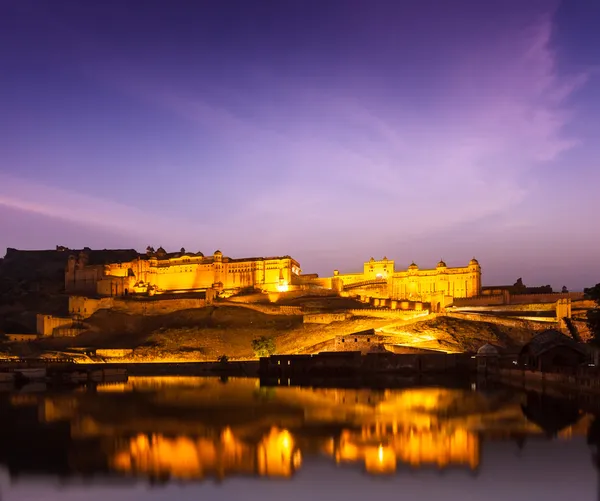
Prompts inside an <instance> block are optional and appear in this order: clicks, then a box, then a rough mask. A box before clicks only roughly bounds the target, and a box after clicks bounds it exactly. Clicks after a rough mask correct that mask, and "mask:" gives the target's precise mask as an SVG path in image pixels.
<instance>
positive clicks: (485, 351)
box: [477, 343, 499, 357]
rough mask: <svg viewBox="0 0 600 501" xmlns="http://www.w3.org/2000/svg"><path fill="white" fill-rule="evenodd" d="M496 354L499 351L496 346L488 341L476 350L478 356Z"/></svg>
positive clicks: (493, 355)
mask: <svg viewBox="0 0 600 501" xmlns="http://www.w3.org/2000/svg"><path fill="white" fill-rule="evenodd" d="M498 355H499V353H498V350H497V349H496V347H495V346H493V345H491V344H489V343H486V344H484V345H483V346H482V347H481V348H479V349H478V350H477V356H478V357H496V356H498Z"/></svg>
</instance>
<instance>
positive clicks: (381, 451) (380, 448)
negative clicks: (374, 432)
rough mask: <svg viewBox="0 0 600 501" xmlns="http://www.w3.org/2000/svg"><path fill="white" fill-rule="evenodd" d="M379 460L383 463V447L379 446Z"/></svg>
mask: <svg viewBox="0 0 600 501" xmlns="http://www.w3.org/2000/svg"><path fill="white" fill-rule="evenodd" d="M377 458H378V459H379V462H380V463H383V445H381V444H379V449H378V450H377Z"/></svg>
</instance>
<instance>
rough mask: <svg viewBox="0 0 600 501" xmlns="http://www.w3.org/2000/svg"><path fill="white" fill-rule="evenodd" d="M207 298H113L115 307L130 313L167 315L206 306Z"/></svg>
mask: <svg viewBox="0 0 600 501" xmlns="http://www.w3.org/2000/svg"><path fill="white" fill-rule="evenodd" d="M205 306H206V299H199V298H182V299H150V300H138V299H117V298H114V300H113V309H114V310H116V311H122V312H124V313H128V314H129V315H166V314H169V313H175V312H177V311H182V310H192V309H195V308H204V307H205Z"/></svg>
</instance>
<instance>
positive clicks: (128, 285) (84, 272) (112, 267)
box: [65, 247, 301, 296]
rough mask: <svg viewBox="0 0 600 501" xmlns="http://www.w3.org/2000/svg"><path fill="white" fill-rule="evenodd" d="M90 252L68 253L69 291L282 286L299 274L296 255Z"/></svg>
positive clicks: (107, 293) (116, 293)
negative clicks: (117, 256)
mask: <svg viewBox="0 0 600 501" xmlns="http://www.w3.org/2000/svg"><path fill="white" fill-rule="evenodd" d="M94 253H97V251H93V252H85V251H82V252H80V253H79V256H78V257H76V256H70V257H69V260H68V264H67V268H66V271H65V290H66V291H67V292H68V293H76V294H88V295H100V296H124V295H128V294H149V295H153V294H157V293H179V292H193V291H204V290H206V289H210V288H212V289H217V290H223V289H243V288H255V289H259V290H262V291H265V292H276V291H280V292H281V291H286V290H288V288H289V284H290V283H291V282H292V281H293V280H294V277H296V276H298V275H300V273H301V270H300V265H299V264H298V261H296V260H295V259H293V258H291V257H290V256H283V257H254V258H242V259H232V258H230V257H226V256H223V254H222V252H221V251H215V253H214V254H213V255H212V256H204V255H203V254H202V253H201V252H198V253H195V254H194V253H189V252H185V251H184V250H183V249H182V252H178V253H167V252H166V251H165V250H164V249H163V248H162V247H161V248H159V249H158V250H157V251H156V252H148V253H147V254H138V253H135V255H131V251H129V254H127V251H123V256H126V257H127V258H128V259H127V260H123V261H119V262H102V261H101V259H98V258H96V260H90V257H93V256H95V254H94Z"/></svg>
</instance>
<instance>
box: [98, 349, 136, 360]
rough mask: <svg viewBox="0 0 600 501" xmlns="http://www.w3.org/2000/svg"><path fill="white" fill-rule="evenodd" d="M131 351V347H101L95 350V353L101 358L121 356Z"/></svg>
mask: <svg viewBox="0 0 600 501" xmlns="http://www.w3.org/2000/svg"><path fill="white" fill-rule="evenodd" d="M132 353H133V350H132V349H129V348H125V349H113V348H102V349H100V348H99V349H97V350H96V355H97V356H99V357H103V358H123V357H126V356H128V355H131V354H132Z"/></svg>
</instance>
